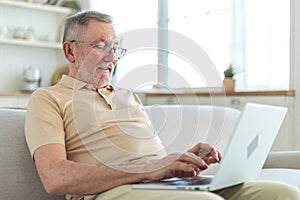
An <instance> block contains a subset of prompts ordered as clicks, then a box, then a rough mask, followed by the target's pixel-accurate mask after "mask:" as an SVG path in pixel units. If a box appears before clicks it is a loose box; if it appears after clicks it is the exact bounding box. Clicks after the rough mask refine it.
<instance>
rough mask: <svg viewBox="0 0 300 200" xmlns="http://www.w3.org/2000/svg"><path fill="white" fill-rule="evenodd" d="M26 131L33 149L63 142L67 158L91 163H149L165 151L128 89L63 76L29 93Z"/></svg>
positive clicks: (32, 152) (32, 150)
mask: <svg viewBox="0 0 300 200" xmlns="http://www.w3.org/2000/svg"><path fill="white" fill-rule="evenodd" d="M25 136H26V140H27V144H28V147H29V149H30V152H31V155H32V156H33V154H34V152H35V150H36V149H38V148H39V147H41V146H43V145H46V144H54V143H58V144H63V145H65V148H66V152H67V159H68V160H72V161H76V162H82V163H90V164H100V163H101V164H105V165H113V166H115V165H123V164H130V163H144V162H146V161H148V160H152V159H157V158H159V157H162V156H164V155H165V150H164V148H163V146H162V143H161V141H160V139H159V137H158V135H157V134H156V132H155V131H154V129H153V127H152V125H151V122H150V120H149V118H148V116H147V114H146V112H145V110H144V108H143V106H142V104H141V102H140V100H139V98H138V97H137V96H136V95H135V94H134V93H132V92H131V91H129V90H126V89H121V88H120V89H114V87H113V86H111V85H108V86H107V87H105V88H102V89H98V90H96V89H94V88H93V86H92V85H90V84H87V83H84V82H81V81H78V80H76V79H74V78H72V77H69V76H63V78H62V80H61V81H60V82H59V83H58V84H57V85H55V86H52V87H46V88H40V89H38V90H36V91H35V92H34V93H33V94H32V95H31V97H30V100H29V104H28V111H27V114H26V122H25Z"/></svg>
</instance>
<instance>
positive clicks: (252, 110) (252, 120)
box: [210, 103, 287, 190]
mask: <svg viewBox="0 0 300 200" xmlns="http://www.w3.org/2000/svg"><path fill="white" fill-rule="evenodd" d="M286 112H287V108H285V107H277V106H269V105H261V104H253V103H247V104H246V105H245V108H244V110H243V112H242V115H241V117H240V119H239V122H238V123H237V127H236V128H235V131H234V134H232V138H231V140H230V142H229V144H228V145H227V149H226V150H225V152H224V157H223V159H222V161H221V163H220V166H219V169H218V171H217V174H216V176H215V178H214V180H213V181H212V184H211V186H210V190H218V189H221V188H224V187H227V186H231V185H236V184H238V183H242V182H245V181H247V180H252V179H255V178H256V177H257V176H258V175H259V172H260V170H261V168H262V166H263V164H264V162H265V160H266V157H267V155H268V153H269V151H270V149H271V147H272V144H273V142H274V140H275V138H276V135H277V133H278V131H279V129H280V127H281V124H282V122H283V120H284V117H285V114H286ZM237 152H239V153H237Z"/></svg>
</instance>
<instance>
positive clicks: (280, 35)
mask: <svg viewBox="0 0 300 200" xmlns="http://www.w3.org/2000/svg"><path fill="white" fill-rule="evenodd" d="M232 2H233V3H232V6H233V7H232V14H233V15H232V16H233V17H232V28H233V29H232V30H233V31H232V39H231V48H230V49H231V53H230V55H231V62H233V63H234V65H235V66H237V67H238V68H239V69H238V71H239V73H238V75H237V77H236V79H237V82H236V84H237V85H236V87H237V89H239V90H281V89H282V90H284V89H289V72H290V44H289V37H290V3H289V1H287V0H263V1H262V0H233V1H232Z"/></svg>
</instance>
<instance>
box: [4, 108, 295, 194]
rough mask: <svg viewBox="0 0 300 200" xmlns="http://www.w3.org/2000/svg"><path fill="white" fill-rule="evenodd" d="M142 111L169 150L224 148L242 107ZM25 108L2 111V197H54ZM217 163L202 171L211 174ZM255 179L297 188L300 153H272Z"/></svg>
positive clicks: (147, 109)
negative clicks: (34, 151) (34, 154)
mask: <svg viewBox="0 0 300 200" xmlns="http://www.w3.org/2000/svg"><path fill="white" fill-rule="evenodd" d="M145 109H146V111H147V112H148V114H149V117H150V119H151V121H152V123H153V125H154V128H155V129H156V131H157V133H158V134H159V135H160V137H161V139H162V142H163V143H164V145H165V146H166V149H167V151H168V152H174V151H182V150H185V149H187V148H188V147H189V146H191V145H193V144H194V143H196V142H197V141H199V140H201V141H206V142H209V143H211V144H213V145H214V146H216V147H217V148H219V149H220V150H221V151H223V150H224V149H225V148H226V145H227V142H228V139H229V138H230V134H231V133H232V131H233V129H234V127H235V124H236V122H237V121H238V119H239V115H240V111H238V110H236V109H232V108H228V107H218V106H159V105H157V106H146V107H145ZM25 114H26V110H20V109H0V132H1V134H0V143H1V144H0V159H1V167H0V180H1V181H0V193H1V200H12V199H14V200H19V199H22V200H23V199H34V200H35V199H39V200H48V199H52V200H58V199H64V196H50V195H48V194H47V193H46V192H45V190H44V188H43V186H42V184H41V182H40V180H39V177H38V175H37V172H36V169H35V166H34V162H33V161H32V159H31V157H30V153H29V151H28V148H27V145H26V142H25V137H24V119H25ZM216 166H217V165H214V166H211V167H210V168H209V169H208V170H206V171H205V173H208V174H213V173H215V170H216V168H217V167H216ZM258 179H270V180H277V181H282V182H286V183H289V184H292V185H295V186H296V187H298V188H299V189H300V152H299V151H286V152H270V153H269V155H268V158H267V160H266V162H265V164H264V168H263V169H262V171H261V174H260V175H259V177H258Z"/></svg>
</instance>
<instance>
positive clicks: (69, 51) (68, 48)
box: [63, 42, 75, 63]
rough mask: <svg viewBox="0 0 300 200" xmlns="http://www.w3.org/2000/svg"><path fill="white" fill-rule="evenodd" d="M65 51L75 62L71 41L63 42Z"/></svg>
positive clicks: (71, 60) (68, 58)
mask: <svg viewBox="0 0 300 200" xmlns="http://www.w3.org/2000/svg"><path fill="white" fill-rule="evenodd" d="M63 51H64V54H65V57H66V59H67V60H68V61H69V62H70V63H74V62H75V57H74V52H73V45H72V43H71V42H64V43H63Z"/></svg>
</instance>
